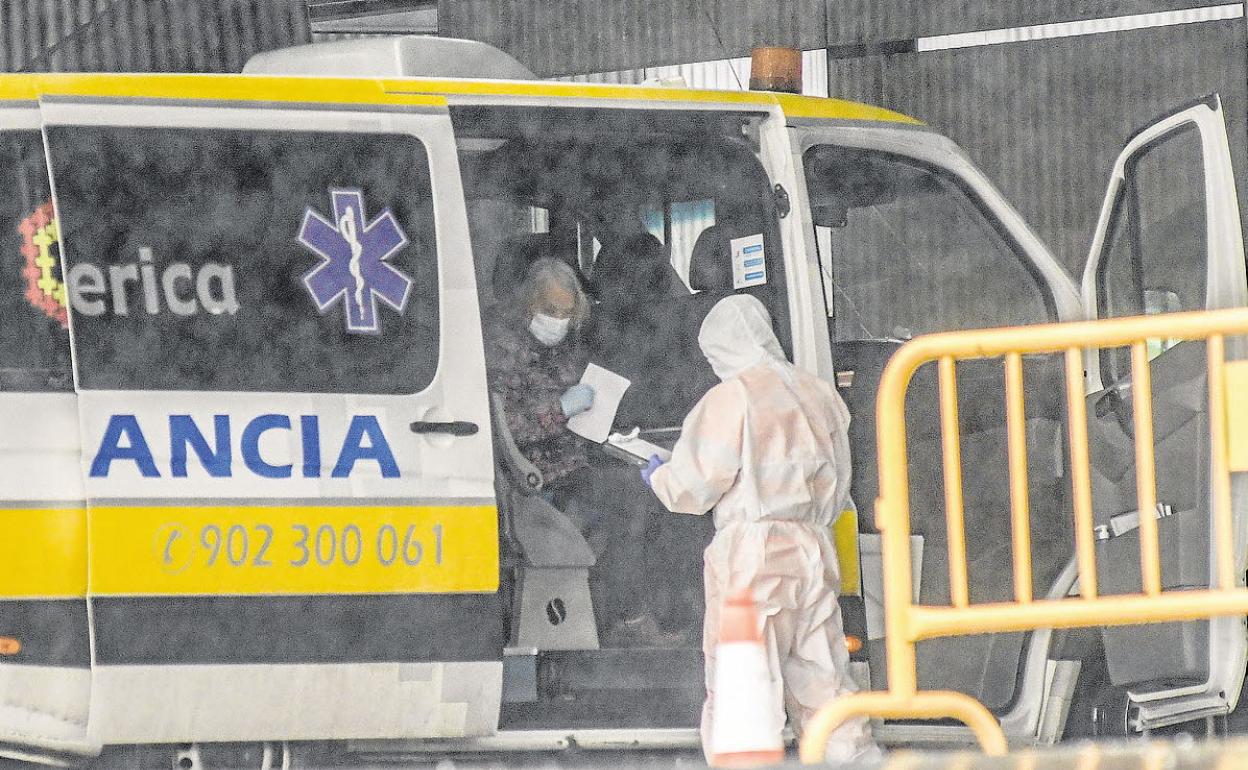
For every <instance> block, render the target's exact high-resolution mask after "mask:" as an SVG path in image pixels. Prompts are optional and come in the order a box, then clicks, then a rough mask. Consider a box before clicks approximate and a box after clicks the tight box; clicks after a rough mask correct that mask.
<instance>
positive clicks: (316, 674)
mask: <svg viewBox="0 0 1248 770" xmlns="http://www.w3.org/2000/svg"><path fill="white" fill-rule="evenodd" d="M263 87H264V86H263V84H260V85H258V86H256V88H261V89H262V88H263ZM267 98H269V99H274V98H281V95H280V94H271V95H267ZM421 99H422V97H412V98H411V99H409V100H408V101H409V102H419V101H420V100H421ZM424 101H426V102H427V103H419V104H410V103H409V104H406V105H404V106H402V107H401V108H397V109H396V108H377V107H371V106H370V105H366V104H365V105H359V104H356V105H338V104H334V105H323V104H316V103H312V104H300V105H295V106H290V107H285V106H281V105H280V104H279V105H278V106H273V105H274V104H275V102H274V101H268V102H265V103H264V106H258V105H257V103H254V102H251V103H248V102H230V101H224V102H213V103H204V102H202V101H196V100H190V99H188V100H185V101H175V102H169V101H166V102H164V103H162V104H153V103H152V102H150V101H143V100H133V99H132V100H115V101H108V100H100V99H89V98H81V97H78V96H75V95H73V94H64V95H59V96H57V97H56V98H54V99H49V100H47V101H45V103H44V105H43V108H44V113H43V116H44V121H45V132H46V136H47V144H48V152H49V159H50V161H49V162H50V165H51V168H52V174H53V180H54V183H55V195H56V205H57V210H58V212H59V214H60V216H61V217H62V221H63V225H62V230H63V232H62V235H63V238H64V241H65V245H66V265H67V270H68V272H67V283H68V296H69V304H70V309H71V314H72V316H73V323H74V346H75V351H76V355H77V361H76V363H77V375H78V390H79V402H80V414H81V423H80V424H81V436H82V442H83V446H84V452H83V460H82V462H83V467H82V475H83V477H84V478H85V479H86V492H87V500H88V510H89V514H88V515H89V519H90V536H89V537H90V539H89V549H90V556H91V558H90V576H89V585H88V591H89V595H90V597H91V604H92V616H93V632H94V639H95V645H96V650H95V652H96V669H95V679H94V687H95V691H94V693H93V703H92V729H93V732H94V734H96V735H98V736H99V737H100V738H101V740H103V741H105V742H110V743H112V742H123V743H124V742H178V741H186V740H207V741H236V740H276V739H294V738H299V737H307V736H316V737H317V738H324V739H332V738H348V737H349V738H361V739H363V738H395V737H426V736H432V735H437V736H442V737H456V736H461V735H480V734H487V733H490V732H493V730H494V729H495V728H496V725H497V712H498V702H499V698H500V694H501V677H502V663H501V660H502V655H501V652H502V646H503V643H504V639H503V631H504V629H503V622H502V618H501V607H500V605H499V599H498V594H497V588H498V577H499V571H498V537H497V507H496V505H495V502H494V496H493V494H494V493H493V460H492V450H491V444H490V424H489V414H488V408H487V399H486V386H485V367H484V356H483V352H482V345H481V332H480V319H479V311H478V309H477V300H476V297H477V293H476V288H475V279H474V275H473V269H472V260H471V255H470V253H469V247H468V235H467V223H466V219H465V216H464V210H463V195H462V191H461V189H460V182H459V174H458V166H457V160H456V154H455V147H454V141H453V138H452V134H451V126H450V120H449V117H448V116H447V112H446V108H445V105H444V103H442V102H441V100H440V99H432V98H430V99H427V100H424ZM188 688H189V691H191V692H194V694H195V697H193V698H187V697H184V694H185V693H186V692H187V691H188Z"/></svg>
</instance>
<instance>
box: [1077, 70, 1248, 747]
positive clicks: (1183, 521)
mask: <svg viewBox="0 0 1248 770" xmlns="http://www.w3.org/2000/svg"><path fill="white" fill-rule="evenodd" d="M1244 272H1245V271H1244V244H1243V236H1242V231H1241V223H1240V216H1239V203H1238V199H1237V197H1236V191H1235V180H1234V177H1233V174H1232V168H1231V154H1230V147H1229V144H1228V140H1227V134H1226V126H1225V123H1224V120H1223V112H1222V105H1221V101H1220V100H1219V99H1218V97H1217V96H1216V95H1214V96H1210V97H1207V98H1205V99H1202V100H1200V101H1198V102H1195V103H1193V104H1190V105H1188V106H1185V107H1183V108H1181V109H1179V110H1177V111H1175V112H1173V113H1171V114H1169V115H1166V116H1165V117H1162V118H1161V119H1159V120H1157V121H1156V122H1154V123H1152V124H1150V125H1149V126H1147V127H1146V128H1143V129H1141V130H1140V131H1137V132H1136V133H1135V134H1134V135H1133V136H1132V137H1131V138H1130V139H1129V140H1128V142H1127V144H1126V147H1125V148H1124V149H1123V151H1122V154H1121V155H1120V156H1119V157H1118V160H1117V162H1116V163H1115V164H1114V167H1113V172H1112V175H1111V177H1110V180H1109V186H1108V190H1107V192H1106V195H1105V201H1104V204H1103V206H1102V208H1101V214H1100V219H1099V222H1098V223H1097V227H1096V230H1095V234H1094V237H1093V241H1092V247H1091V251H1090V256H1089V259H1088V262H1087V265H1086V268H1085V270H1084V276H1083V287H1082V288H1083V297H1084V303H1085V310H1086V312H1087V313H1088V316H1089V317H1090V318H1114V317H1123V316H1138V315H1152V314H1158V313H1169V312H1176V311H1192V310H1202V309H1214V308H1228V307H1240V306H1243V305H1244V304H1245V303H1246V302H1248V285H1246V284H1245V277H1244ZM1232 355H1242V351H1235V350H1234V348H1232ZM1149 359H1150V372H1151V377H1152V390H1153V419H1154V421H1155V455H1156V466H1157V486H1158V489H1157V499H1158V501H1159V503H1160V504H1161V505H1160V506H1159V511H1158V515H1159V516H1160V517H1161V518H1160V520H1159V527H1160V532H1161V561H1162V584H1163V588H1164V589H1166V590H1180V589H1184V588H1189V589H1190V588H1202V587H1205V586H1207V585H1209V584H1210V581H1211V580H1212V579H1213V578H1212V569H1213V559H1212V558H1211V553H1212V551H1211V548H1212V543H1211V542H1210V532H1211V529H1212V527H1211V522H1210V518H1209V516H1210V505H1209V501H1210V490H1209V472H1208V468H1209V433H1208V414H1207V407H1206V406H1205V404H1206V396H1205V393H1206V376H1205V356H1204V345H1203V344H1202V343H1200V342H1184V341H1179V340H1168V339H1158V340H1152V341H1150V342H1149ZM1087 377H1088V390H1089V393H1090V395H1089V396H1088V414H1089V415H1090V417H1089V423H1090V425H1089V428H1090V441H1091V457H1092V471H1093V506H1094V510H1095V515H1096V524H1097V525H1098V526H1099V525H1109V524H1110V523H1111V521H1112V520H1113V518H1114V517H1117V516H1121V515H1123V514H1128V513H1132V512H1134V511H1135V510H1136V502H1135V473H1134V461H1133V451H1134V450H1133V446H1134V444H1133V442H1134V436H1133V423H1132V419H1133V418H1132V414H1131V403H1132V399H1131V386H1132V380H1131V353H1130V349H1129V348H1120V349H1109V350H1102V351H1092V352H1090V353H1089V359H1088V363H1087ZM1237 491H1242V489H1241V488H1240V487H1238V486H1237ZM1235 515H1236V530H1237V531H1238V532H1241V533H1242V531H1243V526H1242V521H1243V518H1244V515H1245V504H1244V496H1243V495H1242V494H1237V495H1236V511H1235ZM1119 521H1125V519H1120V520H1119ZM1120 529H1121V528H1120V527H1110V528H1109V530H1108V531H1109V532H1115V531H1119V530H1120ZM1137 537H1138V536H1137V534H1136V532H1135V531H1134V530H1130V531H1125V532H1122V534H1120V535H1118V536H1110V537H1108V538H1106V539H1103V540H1100V541H1099V542H1098V544H1097V551H1098V553H1097V565H1098V572H1099V575H1098V579H1099V583H1100V586H1101V590H1102V592H1103V593H1134V592H1138V591H1139V590H1140V571H1139V541H1138V539H1137ZM1238 539H1239V542H1238V543H1237V545H1236V558H1237V559H1238V560H1239V562H1240V564H1241V565H1242V562H1243V559H1244V551H1245V547H1244V542H1243V536H1242V534H1240V535H1239V536H1238ZM1239 575H1240V580H1241V581H1242V580H1243V569H1242V566H1241V569H1240V570H1239ZM1241 584H1242V583H1241ZM1101 638H1102V641H1103V642H1104V648H1105V659H1106V668H1107V672H1108V673H1107V678H1108V682H1105V684H1108V685H1112V687H1111V689H1110V691H1109V692H1111V693H1114V694H1113V695H1112V697H1113V698H1114V699H1115V700H1116V702H1117V705H1118V707H1120V709H1121V712H1120V713H1121V715H1122V716H1123V717H1124V719H1123V720H1119V723H1120V725H1129V727H1128V728H1127V729H1128V731H1131V730H1142V729H1149V728H1152V727H1159V726H1163V725H1166V724H1173V723H1176V722H1181V721H1187V720H1190V719H1194V718H1197V717H1203V716H1206V715H1212V714H1218V713H1226V711H1227V710H1228V709H1230V708H1232V707H1233V706H1234V705H1235V703H1236V701H1237V700H1238V698H1239V692H1240V686H1241V684H1242V683H1243V680H1244V670H1245V655H1246V653H1248V643H1246V637H1245V627H1244V619H1243V618H1237V617H1227V618H1217V619H1215V620H1212V621H1208V622H1206V621H1199V622H1188V623H1168V624H1157V625H1153V626H1149V627H1147V628H1144V629H1140V628H1132V627H1125V628H1106V629H1103V630H1102V631H1101Z"/></svg>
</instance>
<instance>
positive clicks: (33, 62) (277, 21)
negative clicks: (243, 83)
mask: <svg viewBox="0 0 1248 770" xmlns="http://www.w3.org/2000/svg"><path fill="white" fill-rule="evenodd" d="M309 40H310V34H309V31H308V19H307V9H306V7H305V5H304V3H303V2H302V0H140V1H138V2H136V1H135V0H0V70H2V71H9V72H18V71H60V72H65V71H105V72H112V71H123V72H237V71H239V70H241V69H242V66H243V63H244V62H245V61H246V60H247V59H248V57H250V56H251V55H252V54H254V53H256V52H259V51H265V50H270V49H273V48H281V47H283V46H288V45H297V44H299V43H306V42H308V41H309Z"/></svg>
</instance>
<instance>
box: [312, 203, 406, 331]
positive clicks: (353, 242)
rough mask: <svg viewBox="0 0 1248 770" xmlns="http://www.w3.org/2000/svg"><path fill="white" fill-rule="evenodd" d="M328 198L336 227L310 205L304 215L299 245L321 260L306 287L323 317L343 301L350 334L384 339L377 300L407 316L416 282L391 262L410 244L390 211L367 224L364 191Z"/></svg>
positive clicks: (387, 210)
mask: <svg viewBox="0 0 1248 770" xmlns="http://www.w3.org/2000/svg"><path fill="white" fill-rule="evenodd" d="M329 196H330V199H331V200H332V202H333V212H334V220H333V221H332V222H331V221H329V220H328V219H326V218H325V217H323V216H321V214H320V213H318V212H317V211H315V210H313V209H312V207H311V206H309V207H308V208H307V209H306V210H305V211H304V212H303V225H302V226H301V227H300V228H299V242H300V243H302V244H303V245H304V246H306V247H308V248H309V249H310V250H311V251H313V252H314V253H315V254H316V255H317V256H318V257H320V258H321V263H320V264H319V265H317V266H316V267H313V268H312V269H311V270H309V271H308V272H306V273H304V274H303V285H304V286H305V287H307V289H308V293H309V294H311V295H312V299H313V301H315V302H316V307H317V309H318V310H320V312H321V314H322V315H324V314H325V313H326V312H328V311H329V310H330V308H332V307H333V306H334V305H336V304H337V303H338V302H339V300H341V301H342V302H343V303H344V304H345V305H346V311H347V331H349V332H355V333H358V334H379V333H380V332H381V325H380V321H379V317H378V314H377V300H379V299H380V300H381V301H382V302H384V303H386V304H387V305H389V306H390V307H392V308H394V309H395V310H397V311H399V312H400V313H402V312H403V308H404V306H405V305H406V304H407V297H408V295H409V294H410V293H411V290H412V279H411V278H409V277H408V276H406V275H404V274H403V273H402V272H401V271H400V270H399V269H398V268H396V267H394V266H393V265H390V264H389V263H387V262H386V260H387V259H389V258H390V257H392V256H394V255H395V254H397V253H398V251H399V250H400V249H402V248H403V247H404V246H406V245H407V242H408V241H407V235H406V234H404V232H403V228H401V227H399V223H398V221H397V220H395V218H394V214H392V213H390V209H385V210H383V211H382V212H381V213H380V214H379V215H377V216H376V217H374V218H373V219H372V220H371V221H369V222H367V223H366V222H365V219H364V193H363V191H361V190H355V189H344V188H333V189H331V190H330V191H329Z"/></svg>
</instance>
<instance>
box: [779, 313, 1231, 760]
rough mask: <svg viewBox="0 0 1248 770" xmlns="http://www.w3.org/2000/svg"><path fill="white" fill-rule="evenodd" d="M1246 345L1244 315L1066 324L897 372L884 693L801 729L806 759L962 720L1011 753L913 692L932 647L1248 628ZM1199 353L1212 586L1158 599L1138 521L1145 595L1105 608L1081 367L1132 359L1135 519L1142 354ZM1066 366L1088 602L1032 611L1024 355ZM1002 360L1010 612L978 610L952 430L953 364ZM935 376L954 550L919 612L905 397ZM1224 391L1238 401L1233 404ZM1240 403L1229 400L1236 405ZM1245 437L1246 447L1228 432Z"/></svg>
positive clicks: (890, 389)
mask: <svg viewBox="0 0 1248 770" xmlns="http://www.w3.org/2000/svg"><path fill="white" fill-rule="evenodd" d="M1239 335H1248V309H1234V310H1217V311H1209V312H1198V313H1174V314H1167V315H1158V316H1147V317H1139V318H1122V319H1113V320H1105V321H1092V322H1084V323H1070V324H1050V325H1044V326H1026V327H1018V328H1008V329H987V330H982V331H969V332H951V333H947V334H934V335H929V336H925V337H919V338H917V339H915V340H912V341H911V342H909V343H907V344H906V345H904V346H903V347H902V348H901V349H900V350H899V351H898V352H897V353H896V354H895V355H894V356H893V358H892V360H891V361H889V363H888V366H887V367H886V369H885V371H884V376H883V379H882V380H881V382H880V392H879V399H878V402H877V406H876V431H877V436H878V445H879V473H880V497H879V500H877V502H876V508H875V516H876V526H877V528H878V529H879V530H880V532H881V534H882V537H883V560H884V624H885V648H886V651H887V655H888V690H887V691H882V692H862V693H856V694H854V695H849V696H845V697H842V698H838V699H837V700H835V701H833V702H832V703H830V704H828V705H827V706H825V707H824V708H823V709H822V710H821V711H820V712H819V713H818V714H817V715H816V716H815V718H814V719H812V720H811V722H810V723H809V724H808V725H807V726H806V729H805V735H804V736H803V738H802V744H801V758H802V761H803V762H805V763H807V764H813V763H818V762H821V761H822V760H823V751H824V746H825V745H826V743H827V739H828V736H829V735H830V734H831V733H832V731H833V730H835V729H836V728H837V727H838V726H839V725H840V724H841V723H842V722H843V721H844V720H846V719H849V718H852V717H860V716H865V717H882V718H905V719H942V718H953V719H957V720H959V721H961V722H963V723H964V724H966V725H967V726H968V727H970V728H971V729H972V731H973V732H974V733H975V736H976V738H977V739H978V740H979V743H980V746H981V748H982V749H983V751H984V752H985V753H987V754H991V755H1001V754H1004V753H1005V752H1006V750H1007V746H1006V739H1005V734H1004V733H1003V732H1002V730H1001V726H1000V725H999V724H998V723H997V720H996V719H995V718H994V717H993V716H992V714H991V712H989V711H988V709H986V708H985V707H984V706H983V705H982V704H981V703H979V702H978V701H976V700H975V699H974V698H971V697H970V696H967V695H964V694H962V693H957V692H947V691H931V692H922V691H919V689H918V681H917V680H918V676H917V671H916V668H915V644H916V643H918V642H919V641H921V640H924V639H932V638H935V637H946V636H962V635H970V634H983V633H1001V632H1010V631H1029V630H1036V629H1041V628H1070V627H1078V626H1104V625H1127V624H1132V623H1157V622H1168V621H1181V620H1197V619H1201V618H1210V617H1214V616H1218V615H1245V614H1248V590H1246V589H1244V588H1242V587H1239V586H1238V585H1237V580H1236V571H1237V565H1235V564H1234V563H1233V559H1234V552H1233V537H1232V532H1233V530H1232V522H1233V517H1232V514H1231V476H1230V474H1231V473H1232V472H1237V471H1244V470H1248V395H1245V394H1248V361H1236V362H1228V361H1227V360H1226V338H1227V337H1233V336H1239ZM1155 338H1168V339H1180V340H1205V343H1206V354H1207V357H1208V385H1209V387H1208V392H1209V404H1208V406H1209V432H1210V442H1211V452H1210V457H1211V461H1212V462H1211V479H1212V490H1213V494H1212V501H1211V502H1212V519H1213V527H1214V532H1213V542H1214V543H1215V544H1216V546H1215V554H1214V557H1215V564H1216V568H1217V569H1216V575H1217V580H1216V583H1217V585H1216V586H1213V587H1210V588H1208V589H1201V590H1194V591H1193V590H1184V591H1182V592H1166V591H1163V590H1162V588H1161V558H1160V546H1159V542H1158V531H1157V521H1156V519H1155V518H1154V517H1153V516H1150V515H1141V516H1140V517H1139V520H1140V524H1139V532H1140V571H1141V578H1142V586H1143V591H1142V592H1141V593H1139V594H1131V595H1113V596H1100V595H1098V593H1097V584H1096V553H1095V532H1094V530H1093V512H1092V482H1091V466H1090V463H1089V449H1088V421H1087V405H1086V403H1085V400H1084V399H1085V388H1084V363H1083V362H1084V353H1085V350H1088V349H1102V348H1118V347H1130V349H1131V371H1132V386H1133V387H1132V390H1133V399H1134V400H1133V406H1134V410H1133V411H1134V422H1135V442H1136V443H1135V459H1136V470H1137V472H1136V485H1137V490H1136V491H1137V510H1139V511H1152V510H1155V509H1156V504H1157V489H1156V475H1155V465H1154V445H1153V414H1152V386H1151V381H1150V377H1149V364H1148V351H1147V340H1149V339H1155ZM1034 353H1058V354H1064V355H1065V374H1066V401H1067V415H1068V428H1067V429H1068V438H1069V447H1070V460H1071V483H1072V487H1073V489H1072V491H1073V498H1072V499H1073V507H1074V527H1075V531H1074V542H1075V559H1076V562H1077V565H1078V568H1079V588H1080V595H1079V596H1075V597H1069V598H1065V599H1057V600H1049V599H1039V600H1037V599H1036V598H1035V596H1034V593H1033V587H1032V584H1031V575H1032V567H1031V520H1030V511H1029V507H1028V479H1027V456H1026V437H1025V433H1024V409H1023V366H1022V363H1023V359H1022V357H1023V356H1024V355H1026V354H1034ZM982 358H1002V359H1003V360H1004V367H1005V399H1006V436H1007V444H1006V445H1007V451H1008V461H1009V462H1008V466H1007V467H1008V472H1009V479H1010V485H1009V488H1010V508H1009V516H1010V523H1011V527H1012V532H1013V537H1012V551H1013V567H1014V571H1013V574H1014V601H1013V602H991V603H978V604H972V603H971V601H970V590H969V586H968V581H967V555H966V532H965V517H964V509H963V497H962V469H961V450H960V440H961V439H960V433H959V430H958V401H957V398H958V397H957V362H958V361H959V360H967V359H982ZM931 362H936V364H937V371H938V385H939V393H940V412H941V414H940V418H941V422H940V424H941V437H942V447H943V459H944V482H945V520H946V526H947V532H948V548H949V593H950V598H951V601H950V604H949V605H919V604H916V603H914V601H913V600H912V596H911V586H912V583H911V564H910V491H909V489H910V484H909V475H908V463H907V456H906V423H905V406H906V391H907V389H908V388H909V385H910V380H911V378H912V377H913V376H914V373H915V372H916V371H917V370H918V369H919V367H920V366H922V365H924V364H927V363H931ZM1228 383H1231V385H1232V387H1234V388H1236V389H1239V388H1243V390H1241V391H1240V392H1241V395H1239V396H1238V397H1237V398H1236V399H1233V400H1232V401H1231V402H1230V403H1228V399H1227V391H1228ZM1233 392H1234V391H1233ZM1232 426H1234V427H1239V428H1240V432H1239V433H1232V432H1231V428H1232Z"/></svg>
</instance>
